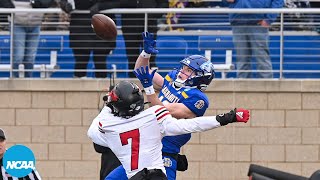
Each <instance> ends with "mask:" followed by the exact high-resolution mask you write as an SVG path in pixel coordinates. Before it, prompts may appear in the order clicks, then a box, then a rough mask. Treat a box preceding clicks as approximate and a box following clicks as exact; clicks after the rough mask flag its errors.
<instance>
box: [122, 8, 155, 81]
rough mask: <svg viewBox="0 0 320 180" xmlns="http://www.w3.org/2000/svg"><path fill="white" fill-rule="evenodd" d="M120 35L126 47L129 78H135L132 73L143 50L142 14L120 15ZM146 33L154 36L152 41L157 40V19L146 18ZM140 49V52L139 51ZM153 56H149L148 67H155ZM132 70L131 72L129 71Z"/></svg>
mask: <svg viewBox="0 0 320 180" xmlns="http://www.w3.org/2000/svg"><path fill="white" fill-rule="evenodd" d="M121 22H122V33H123V38H124V41H125V45H126V52H127V58H128V63H129V70H130V72H129V77H132V78H135V75H134V74H133V73H132V72H133V70H134V65H135V63H136V61H137V58H138V57H139V55H140V53H141V51H142V49H143V38H142V32H144V14H122V15H121ZM147 31H148V32H151V33H153V34H154V39H156V38H157V19H156V18H154V17H152V16H148V29H147ZM140 48H141V50H140ZM154 59H155V55H152V56H151V59H150V66H151V67H154V66H155V62H154ZM131 70H132V71H131Z"/></svg>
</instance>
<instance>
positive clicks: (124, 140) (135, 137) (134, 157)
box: [120, 129, 140, 171]
mask: <svg viewBox="0 0 320 180" xmlns="http://www.w3.org/2000/svg"><path fill="white" fill-rule="evenodd" d="M129 138H131V139H132V140H131V141H132V144H131V171H132V170H135V169H138V162H139V146H140V132H139V129H134V130H131V131H127V132H123V133H121V134H120V139H121V144H122V146H124V145H127V144H128V139H129Z"/></svg>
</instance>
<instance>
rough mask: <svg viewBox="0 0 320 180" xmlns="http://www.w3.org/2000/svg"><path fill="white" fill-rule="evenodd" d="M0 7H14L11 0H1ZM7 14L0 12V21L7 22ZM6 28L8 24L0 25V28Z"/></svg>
mask: <svg viewBox="0 0 320 180" xmlns="http://www.w3.org/2000/svg"><path fill="white" fill-rule="evenodd" d="M0 8H14V5H13V3H12V1H11V0H1V1H0ZM8 16H9V14H0V23H1V24H2V23H7V22H8ZM7 28H8V26H4V25H0V30H6V29H7Z"/></svg>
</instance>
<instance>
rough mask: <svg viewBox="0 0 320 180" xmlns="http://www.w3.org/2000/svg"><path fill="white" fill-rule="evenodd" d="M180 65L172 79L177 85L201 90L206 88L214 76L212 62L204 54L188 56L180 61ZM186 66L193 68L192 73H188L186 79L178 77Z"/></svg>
mask: <svg viewBox="0 0 320 180" xmlns="http://www.w3.org/2000/svg"><path fill="white" fill-rule="evenodd" d="M180 64H181V67H180V69H179V71H178V72H177V74H176V78H175V81H174V84H175V86H177V87H182V86H186V87H192V88H198V89H200V90H201V91H204V90H206V88H207V87H208V85H209V84H210V83H211V81H212V79H213V78H214V76H215V74H214V70H213V64H212V63H211V62H210V61H209V60H208V59H207V58H205V57H204V56H201V55H192V56H188V57H186V58H185V59H183V60H181V61H180ZM183 66H187V67H189V68H190V69H192V70H193V72H194V73H192V74H193V75H190V76H189V77H188V78H187V79H186V80H181V79H179V77H178V74H179V72H180V71H181V69H182V68H183Z"/></svg>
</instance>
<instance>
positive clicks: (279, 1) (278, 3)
mask: <svg viewBox="0 0 320 180" xmlns="http://www.w3.org/2000/svg"><path fill="white" fill-rule="evenodd" d="M283 5H284V0H273V1H272V3H271V7H270V8H272V9H274V8H282V7H283ZM278 15H279V14H267V15H266V16H267V20H266V21H267V22H268V24H271V23H273V22H274V21H275V20H276V18H277V17H278Z"/></svg>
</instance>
